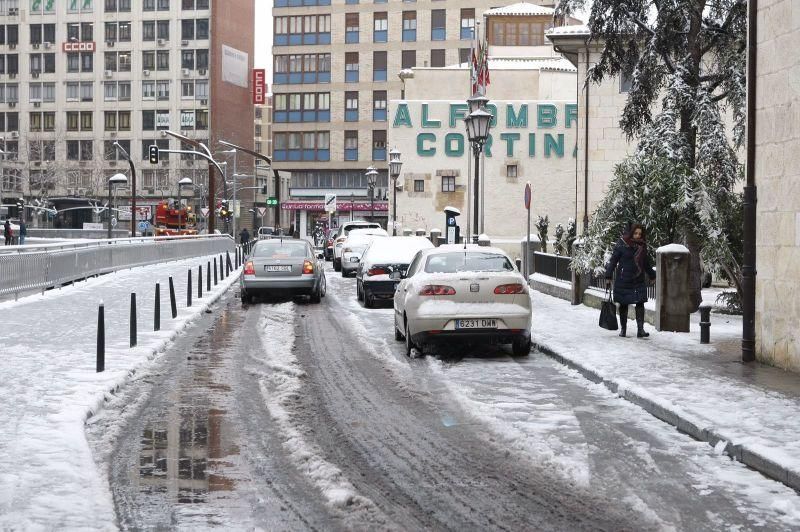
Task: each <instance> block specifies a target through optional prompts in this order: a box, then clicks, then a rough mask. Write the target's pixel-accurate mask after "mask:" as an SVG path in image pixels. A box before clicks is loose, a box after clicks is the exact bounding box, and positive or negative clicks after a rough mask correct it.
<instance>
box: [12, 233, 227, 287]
mask: <svg viewBox="0 0 800 532" xmlns="http://www.w3.org/2000/svg"><path fill="white" fill-rule="evenodd" d="M234 247H235V243H234V241H233V239H232V238H231V237H230V236H228V235H202V236H176V237H143V238H121V239H112V240H95V241H92V242H80V243H75V244H46V245H42V246H7V247H5V248H3V247H0V295H6V294H19V293H21V292H27V291H33V290H45V289H47V288H52V287H56V286H60V285H63V284H66V283H69V282H72V281H76V280H78V279H84V278H86V277H91V276H94V275H100V274H104V273H109V272H113V271H116V270H122V269H126V268H132V267H135V266H146V265H148V264H157V263H161V262H169V261H173V260H181V259H188V258H191V257H199V256H203V255H213V254H216V253H222V252H225V251H233V250H234Z"/></svg>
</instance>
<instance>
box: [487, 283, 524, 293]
mask: <svg viewBox="0 0 800 532" xmlns="http://www.w3.org/2000/svg"><path fill="white" fill-rule="evenodd" d="M524 291H525V287H524V286H522V284H520V283H514V284H501V285H500V286H498V287H497V288H495V289H494V293H495V294H521V293H522V292H524Z"/></svg>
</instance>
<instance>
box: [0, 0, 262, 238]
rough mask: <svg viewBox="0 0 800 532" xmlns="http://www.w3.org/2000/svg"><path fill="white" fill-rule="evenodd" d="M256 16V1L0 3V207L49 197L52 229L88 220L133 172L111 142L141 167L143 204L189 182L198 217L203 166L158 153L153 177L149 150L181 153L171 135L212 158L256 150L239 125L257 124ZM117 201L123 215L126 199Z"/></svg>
mask: <svg viewBox="0 0 800 532" xmlns="http://www.w3.org/2000/svg"><path fill="white" fill-rule="evenodd" d="M253 16H254V2H253V0H224V1H223V0H217V1H215V0H59V1H55V0H0V136H2V141H0V149H2V150H3V151H4V152H5V155H4V160H3V162H2V176H3V177H2V184H1V185H0V186H1V188H0V193H2V196H3V203H10V201H9V200H10V199H11V200H13V199H15V198H20V197H24V198H26V199H32V198H46V199H48V200H49V201H50V204H51V205H53V206H55V208H56V209H58V210H59V211H61V212H62V213H61V214H59V216H58V219H57V220H54V223H56V224H57V225H60V226H62V227H76V228H79V227H81V226H82V223H83V222H87V221H93V218H96V216H97V215H96V214H94V213H93V211H92V210H91V209H87V208H85V207H86V206H87V205H88V203H89V200H90V199H92V198H96V197H104V196H105V191H106V189H107V185H106V183H107V180H108V178H109V177H110V176H112V175H114V174H116V173H119V172H122V173H125V174H127V173H128V164H127V162H125V161H124V159H123V157H122V155H121V154H120V153H119V152H118V150H116V149H115V148H114V142H118V143H119V144H120V145H121V146H123V147H124V148H125V150H127V151H128V152H129V153H130V155H131V157H132V158H133V161H134V163H135V165H136V167H137V174H138V179H137V189H136V194H137V203H138V204H139V205H141V206H144V207H147V206H148V205H149V206H151V207H152V206H153V205H155V204H156V203H157V202H158V201H159V200H160V199H162V198H168V197H175V195H176V194H177V182H178V181H179V180H180V179H181V178H183V177H189V178H191V179H192V181H193V183H194V186H193V187H186V188H184V190H183V195H184V196H185V197H194V198H195V199H194V200H192V201H193V202H194V203H195V204H196V205H197V206H198V207H199V206H203V205H204V203H203V201H204V198H205V196H206V194H207V193H208V167H207V165H206V164H205V163H204V162H202V161H199V160H198V161H196V160H195V159H194V157H192V156H189V155H172V156H169V155H167V154H163V155H162V162H161V163H160V164H159V165H158V166H157V167H155V166H153V165H151V164H150V163H149V162H148V154H147V151H148V146H150V145H152V144H156V145H158V146H159V148H162V149H183V148H186V146H182V145H181V143H179V142H178V141H177V140H175V139H173V138H171V137H168V136H165V135H164V134H163V131H164V130H167V129H170V130H174V131H179V132H181V133H182V134H184V135H186V136H187V137H190V138H193V139H198V140H201V141H203V142H205V143H206V144H208V145H209V146H210V147H212V149H213V146H215V143H216V142H217V141H218V140H220V139H225V140H229V141H231V142H235V143H237V144H241V145H244V146H248V147H252V143H253V136H252V128H251V126H250V124H251V123H252V122H250V121H242V120H241V117H242V116H247V115H248V114H249V115H250V116H252V113H253V107H252V103H251V97H250V72H251V68H252V57H253ZM237 117H238V118H237ZM248 165H249V168H250V170H249V171H251V172H252V160H250V161H248V160H242V161H240V168H239V170H240V171H241V172H247V171H248ZM218 182H219V183H220V185H219V187H220V190H221V191H223V192H224V190H225V189H226V188H227V187H226V185H225V183H224V180H223V179H218ZM120 194H121V196H122V197H121V200H120V201H121V204H123V205H124V204H125V202H126V201H127V200H126V197H127V198H129V197H130V188H128V190H127V191H125V190H121V191H120ZM67 209H72V210H67ZM28 214H30V213H28ZM31 221H32V222H33V223H34V225H35V224H37V223H38V222H39V220H38V219H36V217H33V219H32V220H31ZM94 221H96V220H94Z"/></svg>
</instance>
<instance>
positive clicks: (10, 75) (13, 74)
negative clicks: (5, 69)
mask: <svg viewBox="0 0 800 532" xmlns="http://www.w3.org/2000/svg"><path fill="white" fill-rule="evenodd" d="M8 77H9V78H10V79H17V75H16V74H15V73H14V72H12V73H10V74H9V75H8Z"/></svg>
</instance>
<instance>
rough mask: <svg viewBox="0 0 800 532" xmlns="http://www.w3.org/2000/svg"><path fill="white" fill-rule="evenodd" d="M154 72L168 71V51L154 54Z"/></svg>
mask: <svg viewBox="0 0 800 532" xmlns="http://www.w3.org/2000/svg"><path fill="white" fill-rule="evenodd" d="M156 70H162V71H164V70H169V50H159V51H158V52H156Z"/></svg>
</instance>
